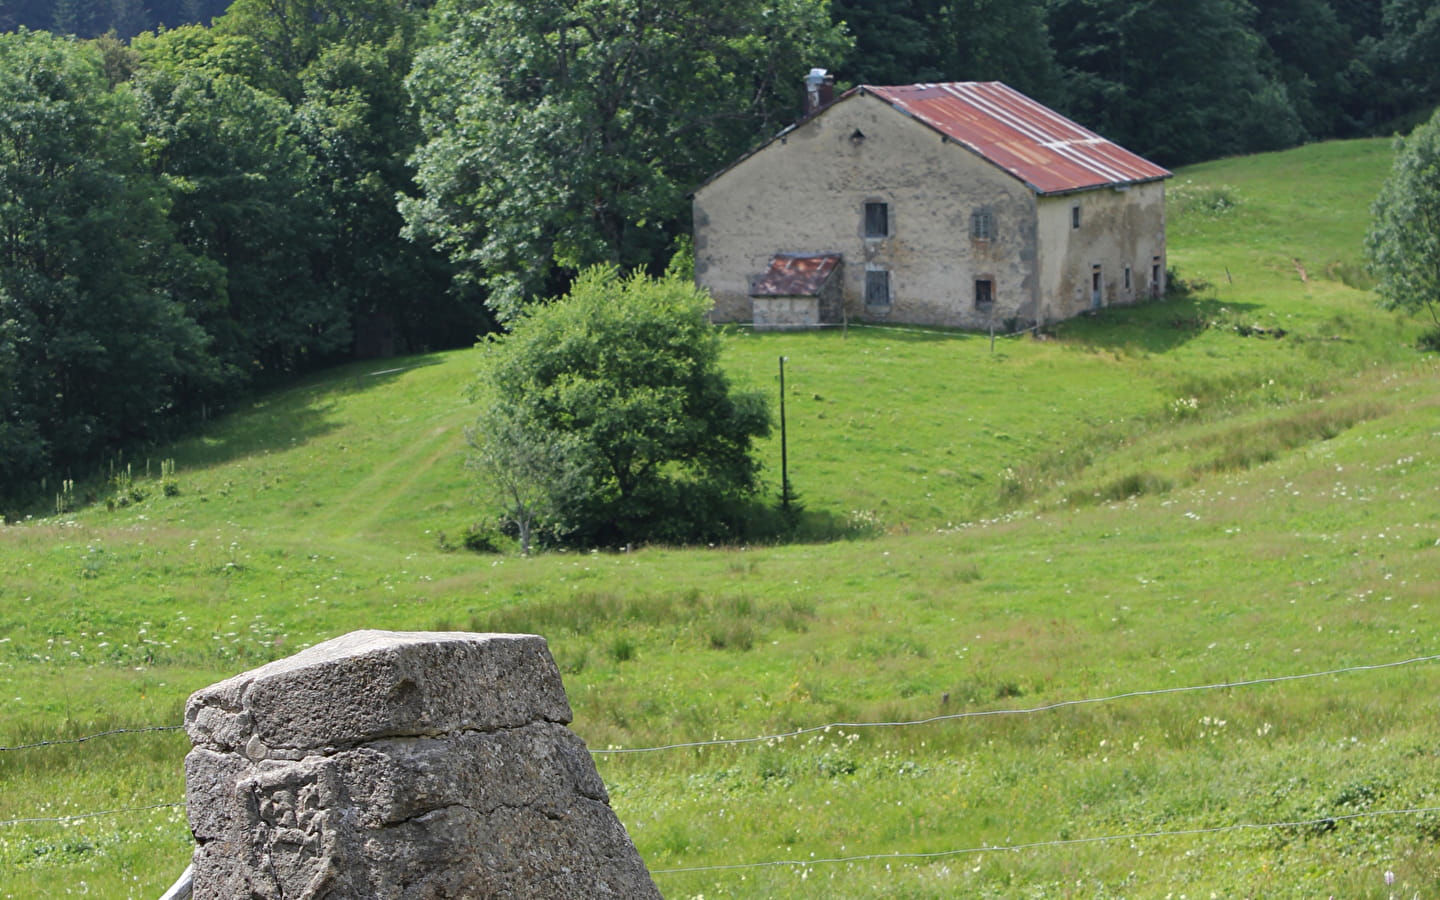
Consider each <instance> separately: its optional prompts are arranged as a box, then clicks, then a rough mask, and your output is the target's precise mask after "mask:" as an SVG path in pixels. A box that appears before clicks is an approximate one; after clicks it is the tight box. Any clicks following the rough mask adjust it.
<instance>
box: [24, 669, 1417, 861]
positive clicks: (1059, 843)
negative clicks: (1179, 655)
mask: <svg viewBox="0 0 1440 900" xmlns="http://www.w3.org/2000/svg"><path fill="white" fill-rule="evenodd" d="M1437 661H1440V654H1436V655H1428V656H1416V657H1411V658H1408V659H1402V660H1395V661H1391V662H1383V663H1371V664H1357V665H1349V666H1340V667H1336V668H1331V669H1326V670H1323V671H1315V672H1302V673H1296V674H1289V675H1274V676H1266V677H1259V678H1249V679H1242V680H1235V681H1223V682H1214V683H1207V684H1197V685H1181V686H1177V687H1169V688H1156V689H1149V690H1135V691H1125V692H1122V693H1117V694H1108V695H1105V696H1099V697H1084V698H1079V699H1070V700H1059V701H1056V702H1053V703H1045V704H1040V705H1036V706H1029V707H1019V708H1008V709H987V710H969V711H962V712H956V713H949V714H944V715H938V716H929V717H926V718H921V719H912V720H904V721H893V722H830V723H826V724H822V725H813V726H807V727H804V728H796V729H793V730H790V731H785V732H777V733H774V734H768V735H759V736H755V737H744V738H716V739H711V740H701V741H683V742H676V743H671V744H662V745H658V746H654V747H631V748H624V747H612V748H605V749H596V750H591V751H590V752H591V753H592V755H596V756H614V755H624V754H644V753H658V752H663V751H670V750H684V749H693V748H701V747H727V746H742V745H747V744H757V743H768V742H775V741H784V740H788V739H791V738H796V737H801V736H804V735H808V734H814V733H817V732H824V731H828V730H830V729H851V730H855V729H865V728H910V727H920V726H928V725H934V724H937V723H940V722H947V721H957V720H962V719H972V718H986V717H993V716H1023V715H1036V714H1040V713H1046V712H1052V711H1055V710H1060V709H1065V708H1070V707H1078V706H1085V705H1091V704H1102V703H1116V702H1120V701H1124V700H1132V699H1137V698H1141V697H1159V696H1166V695H1173V694H1182V693H1196V692H1203V691H1221V690H1233V689H1236V688H1245V687H1255V686H1260V685H1272V684H1281V683H1286V682H1295V681H1304V680H1310V679H1316V678H1326V677H1336V676H1341V675H1348V674H1355V673H1361V672H1376V671H1381V670H1387V669H1396V668H1400V667H1404V666H1414V665H1419V664H1422V663H1433V662H1437ZM183 727H184V726H183V725H151V726H144V727H136V728H113V729H109V730H106V731H100V732H96V733H94V734H89V735H82V736H79V737H74V738H56V739H51V740H43V741H35V742H31V743H26V744H18V745H15V746H8V747H0V752H10V753H13V752H18V751H24V750H36V749H43V748H48V747H58V746H64V745H74V744H83V743H87V742H90V741H95V740H101V739H104V738H109V737H115V736H119V735H132V734H157V733H165V732H172V731H178V730H181V729H182V728H183ZM184 805H185V804H184V803H183V802H171V803H155V804H150V805H146V806H131V807H122V808H116V809H105V810H95V811H91V812H81V813H71V814H66V815H59V816H30V817H25V818H16V819H4V820H0V826H11V825H25V824H44V823H51V824H53V823H68V822H73V821H79V820H84V819H93V818H98V817H103V816H114V815H125V814H133V813H139V812H148V811H153V810H161V809H175V808H178V807H183V806H184ZM1434 813H1440V807H1433V806H1432V807H1410V808H1404V809H1386V810H1366V811H1362V812H1355V813H1348V814H1340V815H1327V816H1320V817H1316V818H1311V819H1301V820H1290V821H1280V822H1259V823H1235V824H1229V825H1216V826H1212V827H1206V828H1189V829H1176V830H1155V831H1143V832H1132V833H1126V834H1112V835H1097V836H1091V837H1080V838H1065V839H1057V840H1047V841H1032V842H1027V843H1016V844H1007V845H985V846H981V847H965V848H958V849H952V850H941V851H935V852H929V853H866V854H857V855H854V856H844V857H827V858H813V857H812V858H809V859H781V860H763V861H757V862H748V863H730V864H720V865H706V866H683V867H675V868H664V869H652V870H651V874H652V875H662V876H663V875H679V874H686V873H695V872H723V871H738V870H746V869H763V868H785V867H802V866H803V867H814V866H818V865H835V864H846V863H859V862H873V861H882V860H883V861H887V862H888V861H897V860H898V861H916V860H930V859H941V858H947V857H957V856H965V855H973V854H980V853H997V852H1020V851H1027V850H1041V849H1047V848H1054V847H1067V846H1079V845H1087V844H1102V843H1111V842H1117V841H1137V840H1159V839H1165V838H1178V837H1194V836H1204V835H1214V834H1224V833H1227V832H1237V831H1265V830H1277V829H1295V828H1310V827H1320V826H1325V827H1333V826H1334V825H1335V824H1337V823H1340V822H1346V821H1354V820H1362V819H1375V818H1381V817H1391V816H1404V815H1424V814H1434Z"/></svg>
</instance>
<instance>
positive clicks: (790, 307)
mask: <svg viewBox="0 0 1440 900" xmlns="http://www.w3.org/2000/svg"><path fill="white" fill-rule="evenodd" d="M751 315H752V316H753V321H754V323H755V330H756V331H782V330H786V329H797V328H818V327H819V326H820V299H819V298H818V297H755V298H753V303H752V305H751Z"/></svg>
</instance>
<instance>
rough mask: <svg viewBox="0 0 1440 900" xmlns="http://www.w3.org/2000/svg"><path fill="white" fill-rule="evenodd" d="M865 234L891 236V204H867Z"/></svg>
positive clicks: (870, 236)
mask: <svg viewBox="0 0 1440 900" xmlns="http://www.w3.org/2000/svg"><path fill="white" fill-rule="evenodd" d="M865 236H866V237H867V238H880V237H889V236H890V204H888V203H873V202H872V203H866V204H865Z"/></svg>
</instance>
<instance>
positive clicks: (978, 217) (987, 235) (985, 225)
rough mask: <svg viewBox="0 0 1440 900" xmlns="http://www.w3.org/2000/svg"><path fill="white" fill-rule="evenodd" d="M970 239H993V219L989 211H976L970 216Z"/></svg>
mask: <svg viewBox="0 0 1440 900" xmlns="http://www.w3.org/2000/svg"><path fill="white" fill-rule="evenodd" d="M970 237H971V238H973V239H975V240H977V241H988V240H990V239H991V238H993V237H995V217H994V216H993V215H992V214H991V212H990V210H988V209H977V210H975V212H973V213H971V214H970Z"/></svg>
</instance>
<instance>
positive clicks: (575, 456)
mask: <svg viewBox="0 0 1440 900" xmlns="http://www.w3.org/2000/svg"><path fill="white" fill-rule="evenodd" d="M710 305H711V304H710V299H709V297H708V296H707V295H705V294H704V293H703V292H701V291H699V290H697V289H696V288H695V287H694V285H693V284H692V283H690V282H688V281H685V280H682V279H681V278H679V277H678V276H676V275H667V276H665V277H663V278H660V279H652V278H649V277H647V276H645V275H643V274H640V273H636V274H633V275H629V276H622V275H621V274H620V273H619V270H617V269H616V268H614V267H612V266H601V267H596V268H590V269H587V270H585V271H584V272H582V273H581V274H580V275H579V277H578V278H577V279H576V280H575V283H574V285H573V286H572V288H571V291H570V294H569V296H567V297H565V298H563V299H561V300H557V301H554V302H551V303H548V304H544V305H539V306H534V307H531V308H529V309H528V310H527V312H526V313H525V315H523V316H522V317H521V318H520V319H518V320H517V321H516V322H515V323H514V328H513V330H512V331H511V333H510V334H508V335H506V336H504V337H497V338H493V339H491V340H490V341H489V342H487V344H486V345H484V348H483V353H482V356H481V369H480V378H479V382H478V385H477V391H476V393H477V396H479V397H482V398H484V399H485V400H486V402H487V403H488V406H487V408H486V411H485V412H484V413H483V414H482V415H481V417H480V419H479V422H478V423H477V427H476V429H475V431H474V432H473V433H472V443H473V444H475V445H476V446H477V450H478V453H477V460H478V461H479V462H480V463H481V470H482V472H489V473H490V474H491V477H492V484H491V486H492V488H494V489H495V490H496V491H497V492H498V493H503V494H504V495H505V502H504V506H505V509H506V511H507V515H508V516H511V517H512V518H513V516H514V514H515V510H516V509H517V508H520V507H528V508H529V509H530V510H531V512H530V513H529V515H530V517H531V518H532V519H538V520H539V521H540V523H541V524H544V525H546V526H548V528H549V529H550V530H551V531H552V532H554V533H558V534H561V535H563V536H564V537H565V538H566V539H568V540H570V541H572V542H575V543H578V544H583V545H591V546H594V545H612V546H613V545H619V544H624V543H627V542H632V541H672V542H684V541H694V540H715V539H725V538H733V537H735V536H737V535H740V534H742V533H743V525H744V522H743V514H744V510H743V507H742V506H741V504H742V502H743V501H745V500H746V499H747V498H749V497H750V496H751V495H752V494H753V493H754V491H755V490H756V488H757V480H756V479H757V471H758V464H757V462H756V461H755V459H754V458H753V456H752V454H751V444H752V442H753V440H754V439H755V438H757V437H761V436H763V435H765V434H767V433H768V432H769V428H770V413H769V408H768V406H767V405H766V403H765V400H764V398H763V397H761V396H760V395H758V394H754V393H745V392H738V391H735V390H732V389H731V387H730V384H729V382H728V380H727V379H726V377H725V374H724V372H723V371H722V370H721V368H720V347H721V342H720V336H719V333H718V332H717V331H716V330H715V329H714V327H713V326H712V325H711V324H710V323H709V321H708V319H707V317H706V315H707V312H708V310H709V308H710ZM497 461H498V463H499V466H498V468H499V469H500V474H501V475H502V476H503V477H501V478H498V479H497V478H495V477H494V476H495V474H496V468H497V466H496V463H497ZM537 487H538V488H541V491H540V493H539V494H537V492H536V488H537ZM523 512H524V510H523V509H522V513H523Z"/></svg>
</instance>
